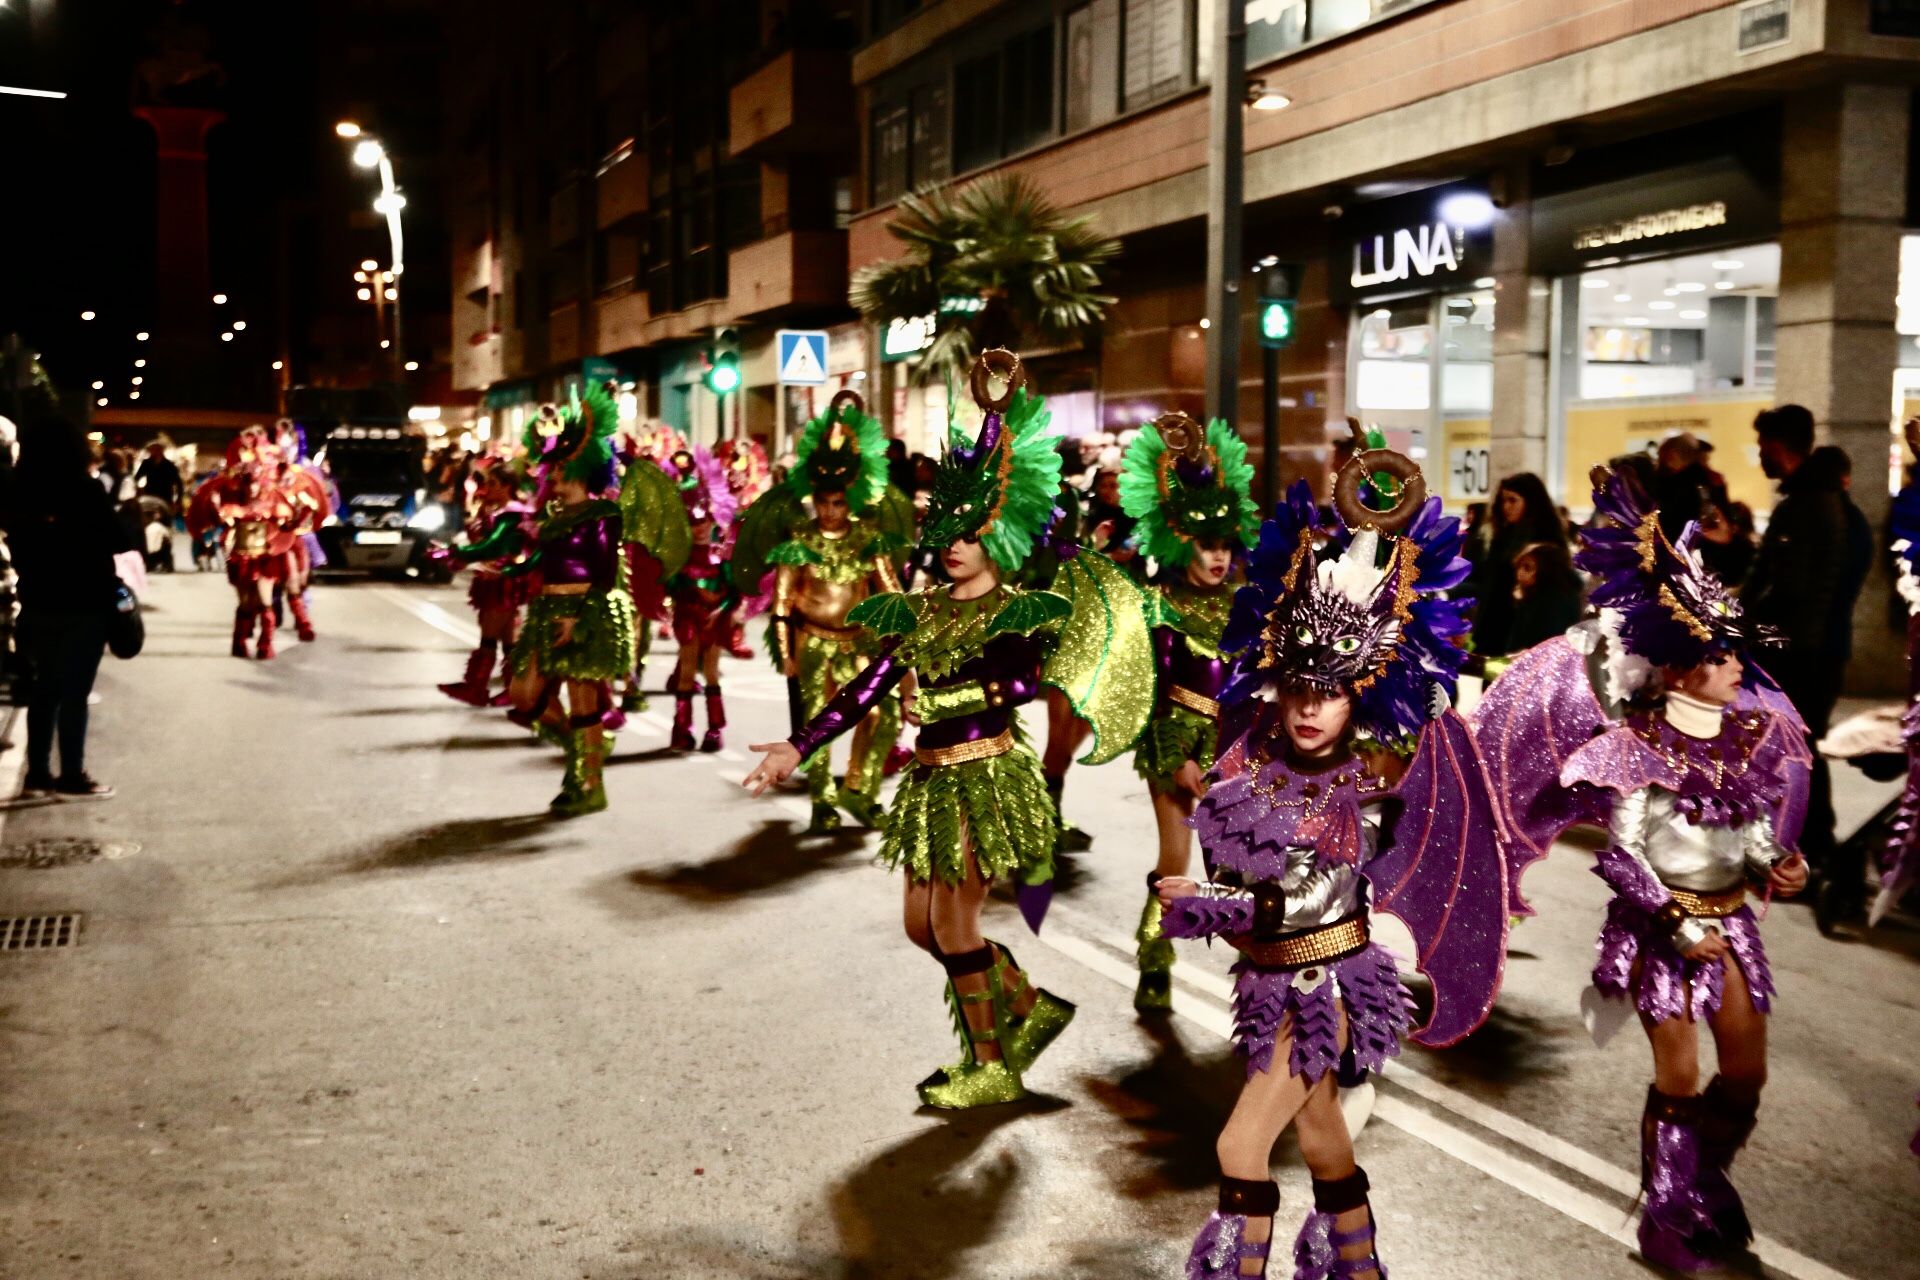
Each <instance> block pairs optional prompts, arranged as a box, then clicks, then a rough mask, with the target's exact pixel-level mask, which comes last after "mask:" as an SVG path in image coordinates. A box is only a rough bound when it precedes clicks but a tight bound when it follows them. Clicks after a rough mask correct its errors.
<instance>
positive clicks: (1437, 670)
mask: <svg viewBox="0 0 1920 1280" xmlns="http://www.w3.org/2000/svg"><path fill="white" fill-rule="evenodd" d="M1381 471H1386V472H1388V473H1389V474H1390V475H1393V476H1394V477H1395V478H1396V479H1397V480H1398V481H1399V483H1400V488H1401V496H1400V501H1399V503H1398V504H1396V505H1395V507H1394V508H1393V509H1392V510H1391V511H1384V512H1382V511H1374V510H1372V509H1370V508H1368V507H1367V506H1365V505H1364V504H1363V503H1361V502H1360V499H1359V493H1360V489H1361V486H1362V485H1364V484H1368V483H1370V480H1369V479H1368V478H1369V477H1372V476H1374V475H1375V474H1377V473H1379V472H1381ZM1334 508H1335V515H1334V516H1333V517H1332V518H1331V519H1328V518H1325V517H1323V516H1322V515H1321V513H1320V511H1319V509H1318V508H1317V507H1316V506H1315V505H1314V501H1313V494H1312V491H1311V490H1310V489H1309V488H1308V487H1307V485H1306V483H1305V482H1304V481H1302V482H1300V483H1297V484H1295V485H1294V486H1293V487H1292V488H1291V489H1290V490H1289V491H1288V492H1287V496H1286V500H1285V501H1284V502H1282V503H1281V504H1280V505H1279V506H1277V507H1275V508H1274V511H1273V516H1272V518H1270V519H1269V520H1268V521H1267V522H1266V523H1265V524H1264V525H1262V526H1261V529H1260V540H1259V542H1258V544H1257V545H1256V546H1255V547H1254V549H1253V552H1252V554H1251V555H1250V556H1249V558H1248V565H1247V585H1245V586H1243V587H1241V588H1240V590H1239V591H1238V592H1237V593H1236V594H1235V596H1234V600H1233V615H1232V617H1231V619H1230V620H1229V621H1228V623H1227V629H1226V633H1225V634H1224V635H1223V636H1222V638H1221V646H1220V647H1221V650H1222V651H1223V652H1229V653H1236V654H1237V656H1236V657H1235V658H1234V660H1233V661H1234V668H1233V672H1232V675H1231V677H1230V679H1229V682H1228V685H1227V688H1226V690H1225V692H1224V694H1223V697H1222V700H1223V701H1225V702H1229V703H1232V702H1238V701H1241V700H1243V699H1246V698H1248V697H1255V696H1271V695H1272V694H1273V693H1275V692H1278V691H1279V690H1281V689H1284V688H1288V687H1296V688H1297V687H1300V686H1308V687H1317V688H1320V689H1323V690H1328V691H1332V690H1336V689H1343V690H1345V691H1346V692H1348V693H1349V694H1351V695H1352V696H1353V698H1354V714H1353V719H1354V723H1355V724H1356V725H1358V726H1359V727H1360V728H1362V729H1364V730H1365V731H1366V732H1367V733H1369V734H1371V735H1372V736H1373V737H1375V738H1377V739H1380V740H1382V741H1386V742H1395V741H1399V740H1402V739H1404V738H1407V737H1409V736H1411V735H1413V734H1416V733H1418V732H1419V730H1420V728H1421V726H1422V725H1424V724H1425V723H1426V722H1427V721H1428V720H1430V719H1431V718H1432V717H1433V715H1434V713H1435V710H1436V703H1437V701H1438V700H1437V699H1436V698H1435V694H1436V693H1442V694H1444V695H1445V696H1446V698H1447V699H1448V700H1451V699H1452V697H1453V693H1454V689H1455V686H1456V684H1457V683H1458V680H1459V674H1460V667H1461V665H1462V663H1463V662H1464V661H1465V660H1466V654H1465V652H1464V651H1463V650H1462V649H1461V648H1460V647H1459V645H1457V644H1456V643H1454V640H1455V637H1457V636H1460V635H1462V634H1464V633H1465V632H1466V630H1467V618H1468V614H1469V613H1470V612H1471V610H1472V602H1471V601H1470V600H1443V599H1441V598H1439V595H1438V593H1439V592H1442V591H1447V590H1450V589H1451V588H1454V587H1457V586H1459V585H1460V584H1461V583H1462V582H1463V581H1465V580H1466V577H1467V574H1468V572H1469V571H1470V568H1471V566H1470V565H1468V563H1467V562H1466V560H1464V559H1462V558H1461V555H1460V547H1461V544H1462V542H1463V540H1464V535H1463V533H1462V531H1461V529H1460V522H1459V521H1458V520H1456V519H1454V518H1453V517H1452V516H1443V515H1442V514H1441V504H1440V499H1438V498H1428V497H1427V496H1426V483H1425V480H1424V479H1423V477H1422V476H1421V474H1420V470H1419V468H1418V467H1417V466H1416V465H1415V464H1414V463H1413V462H1412V461H1411V460H1409V459H1408V458H1406V457H1405V456H1403V455H1401V454H1398V453H1394V452H1392V451H1390V450H1386V449H1372V450H1367V449H1362V450H1360V451H1358V452H1356V454H1355V456H1354V458H1353V459H1352V460H1351V461H1350V462H1348V464H1347V465H1346V466H1345V467H1343V468H1341V472H1340V475H1339V477H1338V478H1337V480H1336V483H1335V489H1334Z"/></svg>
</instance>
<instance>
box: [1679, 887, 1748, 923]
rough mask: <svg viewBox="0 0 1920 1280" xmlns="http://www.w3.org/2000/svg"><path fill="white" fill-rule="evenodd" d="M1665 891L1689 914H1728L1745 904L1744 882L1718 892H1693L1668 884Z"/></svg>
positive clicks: (1712, 915) (1745, 888) (1745, 890)
mask: <svg viewBox="0 0 1920 1280" xmlns="http://www.w3.org/2000/svg"><path fill="white" fill-rule="evenodd" d="M1667 893H1668V894H1669V895H1670V896H1671V897H1672V898H1673V900H1674V901H1675V902H1677V903H1679V904H1680V906H1681V907H1682V908H1683V909H1684V910H1685V911H1686V913H1687V914H1688V915H1690V916H1710V917H1714V918H1718V917H1721V916H1730V915H1732V914H1733V913H1734V912H1736V911H1738V910H1739V909H1740V908H1741V907H1744V906H1746V905H1747V886H1746V885H1744V884H1736V885H1734V886H1733V888H1731V889H1722V890H1720V891H1719V892H1718V893H1695V892H1693V891H1692V890H1691V889H1675V888H1673V887H1672V886H1668V888H1667Z"/></svg>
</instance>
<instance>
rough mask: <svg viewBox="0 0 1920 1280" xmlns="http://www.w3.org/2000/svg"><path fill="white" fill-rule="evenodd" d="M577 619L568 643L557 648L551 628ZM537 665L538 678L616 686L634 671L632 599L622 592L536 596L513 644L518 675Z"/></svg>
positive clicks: (514, 668)
mask: <svg viewBox="0 0 1920 1280" xmlns="http://www.w3.org/2000/svg"><path fill="white" fill-rule="evenodd" d="M561 618H577V619H579V621H578V622H576V623H574V626H573V643H571V644H568V645H565V646H560V647H556V646H555V645H554V643H553V640H554V623H555V622H556V621H557V620H559V619H561ZM536 660H537V661H538V662H539V664H540V673H541V674H542V675H544V676H550V677H555V678H558V679H562V680H616V679H619V678H620V677H622V676H624V675H626V674H628V673H629V672H631V671H632V670H633V661H634V630H633V597H632V596H630V595H628V594H627V593H626V592H625V591H620V590H615V591H608V592H605V593H602V592H598V591H589V592H585V593H583V594H581V595H571V596H548V595H540V596H535V597H534V598H533V599H532V600H531V601H530V602H528V604H527V620H526V622H525V623H524V624H523V625H522V626H521V628H520V638H519V639H518V640H515V641H514V642H513V670H514V673H515V674H516V675H517V674H519V673H520V672H522V671H525V670H526V669H527V666H528V664H529V663H531V662H534V661H536Z"/></svg>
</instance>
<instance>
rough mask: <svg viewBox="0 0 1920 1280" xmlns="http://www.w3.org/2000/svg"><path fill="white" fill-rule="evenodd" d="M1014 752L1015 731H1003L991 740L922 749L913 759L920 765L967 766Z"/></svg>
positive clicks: (979, 739)
mask: <svg viewBox="0 0 1920 1280" xmlns="http://www.w3.org/2000/svg"><path fill="white" fill-rule="evenodd" d="M1011 750H1013V730H1011V729H1002V730H1001V731H1000V732H999V733H998V734H997V735H996V736H994V737H991V738H975V739H974V740H973V741H972V742H956V743H954V744H953V745H952V746H950V747H920V748H917V749H916V750H915V751H914V753H913V758H914V760H915V761H917V762H918V763H920V764H924V765H933V766H936V767H937V766H939V765H943V764H966V763H967V762H968V761H971V760H991V759H992V758H993V757H995V756H1003V755H1005V754H1007V752H1009V751H1011Z"/></svg>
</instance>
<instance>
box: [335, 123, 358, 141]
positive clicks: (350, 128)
mask: <svg viewBox="0 0 1920 1280" xmlns="http://www.w3.org/2000/svg"><path fill="white" fill-rule="evenodd" d="M333 131H334V133H335V134H337V135H339V136H340V137H342V138H357V137H359V136H360V126H359V125H357V124H355V123H354V122H353V121H351V120H342V121H341V122H340V123H339V124H337V125H335V126H333Z"/></svg>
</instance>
